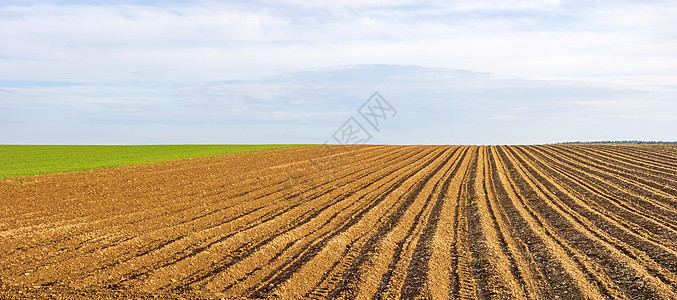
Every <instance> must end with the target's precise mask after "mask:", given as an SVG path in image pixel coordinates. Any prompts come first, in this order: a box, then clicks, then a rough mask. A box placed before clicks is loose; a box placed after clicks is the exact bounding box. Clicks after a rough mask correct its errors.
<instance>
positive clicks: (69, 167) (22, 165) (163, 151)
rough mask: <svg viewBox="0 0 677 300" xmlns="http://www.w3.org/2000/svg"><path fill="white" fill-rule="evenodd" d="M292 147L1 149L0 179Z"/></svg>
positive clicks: (206, 146) (174, 146)
mask: <svg viewBox="0 0 677 300" xmlns="http://www.w3.org/2000/svg"><path fill="white" fill-rule="evenodd" d="M294 146H301V145H296V144H273V145H133V146H127V145H125V146H80V145H78V146H75V145H65V146H62V145H0V178H6V177H16V176H26V175H36V174H46V173H58V172H70V171H80V170H87V169H96V168H106V167H116V166H125V165H136V164H144V163H152V162H161V161H169V160H177V159H184V158H192V157H204V156H213V155H220V154H227V153H237V152H245V151H254V150H262V149H273V148H282V147H294Z"/></svg>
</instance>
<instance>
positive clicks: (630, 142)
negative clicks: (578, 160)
mask: <svg viewBox="0 0 677 300" xmlns="http://www.w3.org/2000/svg"><path fill="white" fill-rule="evenodd" d="M557 144H558V145H589V144H602V145H677V141H673V142H669V141H593V142H581V141H576V142H562V143H557Z"/></svg>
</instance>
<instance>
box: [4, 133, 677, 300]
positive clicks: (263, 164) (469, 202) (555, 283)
mask: <svg viewBox="0 0 677 300" xmlns="http://www.w3.org/2000/svg"><path fill="white" fill-rule="evenodd" d="M0 205H1V207H2V210H0V281H1V285H2V286H1V287H0V295H2V296H5V297H16V296H17V295H24V296H26V297H59V296H73V295H75V296H82V297H92V298H95V297H98V298H117V297H134V298H143V297H151V296H159V297H166V298H172V297H175V296H177V295H179V296H184V297H189V298H192V297H199V298H212V297H213V298H221V297H223V298H239V297H249V298H284V299H299V298H315V299H325V298H343V299H354V298H360V299H369V298H380V299H394V298H408V299H411V298H434V299H459V298H460V299H490V298H499V299H583V298H589V299H677V151H676V150H675V148H674V147H670V146H608V145H549V146H548V145H543V146H366V145H364V146H305V147H293V148H286V149H275V150H270V151H266V152H255V153H251V154H248V155H243V154H235V155H221V156H212V157H202V158H194V159H184V160H178V161H169V162H159V163H152V164H144V165H132V166H122V167H115V168H105V169H98V170H90V171H86V172H70V173H59V174H45V175H38V176H30V177H16V178H5V179H0Z"/></svg>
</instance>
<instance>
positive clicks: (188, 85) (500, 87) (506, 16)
mask: <svg viewBox="0 0 677 300" xmlns="http://www.w3.org/2000/svg"><path fill="white" fill-rule="evenodd" d="M33 2H41V1H33ZM83 3H85V2H83ZM103 3H104V4H101V5H60V4H58V3H57V2H44V3H43V4H37V5H36V4H24V3H22V2H18V3H17V4H14V5H2V4H0V39H1V40H2V41H3V45H2V47H0V84H2V85H0V86H1V87H2V88H1V89H0V97H2V98H0V105H3V106H4V107H5V108H8V109H9V108H12V109H20V110H24V113H25V114H28V111H31V109H38V110H39V108H40V107H43V106H44V107H48V106H49V105H55V107H61V106H59V105H62V106H64V107H74V106H79V107H87V105H90V106H93V107H96V109H95V110H97V111H99V112H101V113H104V112H105V110H106V109H109V110H110V113H105V114H103V116H105V118H104V119H107V120H108V122H116V120H118V121H120V120H125V121H133V122H141V121H140V120H137V119H138V118H143V117H144V114H143V112H145V110H146V109H148V107H152V108H155V109H154V111H155V112H156V113H155V114H152V116H150V117H148V120H147V121H145V122H147V123H148V122H151V123H153V122H155V123H163V122H165V123H166V122H169V121H168V120H172V117H167V116H173V118H174V119H178V120H179V121H177V122H183V123H190V122H195V123H200V122H210V123H212V124H214V123H218V122H220V120H222V117H223V115H224V114H222V113H221V112H223V111H227V112H229V113H227V114H225V115H227V116H228V118H229V120H230V121H232V122H246V121H257V120H265V121H270V122H278V121H279V122H282V121H290V122H297V121H298V122H310V121H313V122H316V121H318V118H329V119H331V118H340V116H342V113H345V112H350V110H351V109H353V108H352V107H351V106H350V105H345V104H344V105H341V104H340V103H342V102H341V101H345V100H346V99H361V98H362V97H364V96H365V94H370V93H371V92H372V91H373V90H374V89H379V90H380V89H387V92H389V93H390V94H391V95H400V96H401V97H405V98H406V97H413V98H416V99H420V100H419V101H423V103H427V104H428V105H431V106H433V107H437V108H438V109H440V110H442V111H443V112H444V111H451V112H452V113H453V114H459V115H456V117H457V118H464V117H465V118H470V117H476V118H486V119H487V120H489V122H488V123H487V126H491V125H495V124H504V123H500V122H514V123H511V124H524V120H527V119H529V120H534V118H535V119H536V120H540V119H539V117H538V115H537V114H538V112H540V113H551V114H555V113H557V112H563V113H562V114H556V117H555V119H556V118H557V116H559V118H560V120H561V122H562V123H556V124H555V125H557V126H560V127H567V126H569V125H568V124H566V123H564V122H565V121H564V120H565V119H566V118H571V119H576V120H577V122H579V123H580V124H590V122H592V121H590V120H584V119H580V118H579V115H577V114H576V113H575V111H573V110H572V109H568V110H562V106H563V105H565V104H566V105H571V107H573V108H576V109H581V110H582V111H584V112H585V114H583V115H585V116H586V117H587V118H595V117H598V118H599V119H609V120H614V121H618V120H620V119H623V120H639V119H650V118H655V119H656V120H660V121H661V122H672V123H668V124H669V125H674V122H675V121H674V118H672V117H670V113H672V114H674V111H675V107H674V105H673V104H671V99H673V98H674V96H675V93H677V85H675V82H677V67H676V66H677V23H676V21H675V19H674V18H673V17H672V16H674V15H676V14H677V4H675V3H674V2H670V1H665V2H662V1H658V2H651V3H646V2H643V1H614V2H606V1H526V0H513V1H472V2H468V1H441V0H439V1H425V2H420V1H413V0H398V1H395V2H392V1H376V0H361V1H353V0H351V1H327V0H316V1H262V2H246V3H239V4H238V3H224V2H216V1H196V2H188V3H183V4H177V3H175V2H172V4H164V3H163V4H158V5H138V4H129V3H136V2H135V1H125V2H124V3H126V4H118V3H119V2H115V1H110V2H103ZM375 64H382V65H390V66H389V67H388V66H380V67H379V66H375V67H374V66H373V65H375ZM356 65H358V66H359V65H370V66H372V67H351V66H356ZM402 65H406V66H410V67H397V66H402ZM411 66H420V67H411ZM451 69H464V70H470V71H464V72H461V71H453V72H452V71H450V70H451ZM318 70H319V71H318ZM346 70H348V71H346ZM303 71H305V72H303ZM407 71H411V73H407ZM289 74H292V75H289ZM276 76H277V77H276ZM289 76H291V77H289ZM379 76H383V78H378V77H379ZM271 78H273V79H271ZM275 78H277V79H275ZM21 82H29V83H30V82H37V86H36V87H26V86H24V85H23V84H21ZM40 82H67V83H73V84H74V85H73V86H48V87H46V86H40ZM394 82H396V84H394ZM569 89H570V90H569ZM384 92H385V90H384ZM625 92H628V93H629V94H627V95H625V94H624V93H625ZM445 97H446V98H445ZM449 97H453V99H454V100H458V99H464V101H469V102H471V103H470V104H472V105H474V106H472V105H470V104H467V103H466V104H465V106H464V105H461V107H460V108H459V107H458V106H457V105H458V103H456V102H454V101H451V102H449V101H446V102H445V100H444V99H449ZM520 97H526V98H527V100H524V99H520ZM543 98H544V99H545V100H542V101H546V102H547V103H548V105H543V104H539V103H538V101H539V100H538V99H543ZM325 100H326V102H324V101H325ZM567 101H579V102H581V103H588V104H581V105H578V104H576V103H575V102H567ZM595 101H596V102H595ZM641 101H648V103H650V104H649V105H648V106H643V105H640V104H639V102H641ZM186 103H188V104H186ZM31 105H32V106H33V107H32V108H30V107H31ZM106 105H110V106H106ZM113 105H119V107H118V108H115V109H111V108H110V107H112V106H113ZM481 105H496V106H498V108H499V109H501V110H503V111H498V110H496V111H492V112H491V113H490V114H487V115H483V114H481V113H478V112H481V111H482V110H481V109H480V106H481ZM586 105H587V106H586ZM595 105H597V106H595ZM308 107H311V108H313V109H308ZM516 107H518V108H519V107H528V108H529V109H515V108H516ZM98 109H100V110H98ZM116 109H117V110H116ZM329 110H332V111H333V114H331V113H328V112H327V111H329ZM83 111H87V110H86V109H85V110H73V112H71V113H69V114H68V116H69V117H74V118H75V119H78V117H77V116H78V113H79V112H83ZM43 113H44V112H43ZM182 113H183V114H182ZM462 113H466V114H468V115H467V116H465V115H460V114H462ZM416 116H417V117H420V118H422V119H424V120H417V119H410V120H409V121H411V122H414V123H417V122H418V123H417V124H420V125H421V126H422V127H423V128H431V126H433V125H431V124H432V123H434V122H438V123H439V122H444V121H445V120H446V119H444V116H442V115H441V114H434V117H431V118H428V117H427V116H425V115H424V114H418V115H416ZM191 117H194V119H191ZM617 117H618V118H617ZM83 119H84V117H83ZM402 119H403V120H404V119H406V117H403V118H402ZM428 119H429V120H428ZM5 120H6V119H5ZM332 120H333V119H332ZM649 123H650V122H649ZM652 124H653V123H652ZM0 125H3V126H4V125H6V124H5V123H3V122H1V121H0ZM664 125H665V124H664V123H662V125H661V126H664ZM464 126H466V127H464ZM467 126H469V125H468V124H461V125H459V124H452V125H449V124H445V125H440V128H447V129H449V128H455V129H454V130H467V131H468V132H474V134H478V135H480V136H481V134H486V135H487V136H491V135H492V134H491V132H490V131H488V129H487V131H483V130H479V129H475V130H474V131H473V130H469V129H468V127H467ZM515 126H518V125H515ZM645 126H649V125H645ZM668 127H670V126H668ZM672 127H674V126H672ZM505 128H510V127H509V126H506V127H505ZM614 128H618V126H615V127H614ZM614 128H611V129H609V130H612V129H614ZM400 129H402V128H400ZM17 130H19V129H17ZM402 130H404V131H406V130H408V129H402ZM506 130H507V129H506ZM633 130H636V131H634V132H637V133H641V132H642V130H641V129H633ZM205 131H206V130H205ZM149 132H150V131H149ZM549 132H560V133H562V136H563V137H564V136H569V135H570V134H571V131H566V130H564V129H561V130H560V129H551V130H550V131H549ZM599 132H600V134H601V133H609V132H611V131H605V130H599ZM655 132H662V131H655ZM410 133H411V134H418V133H414V131H413V130H412V131H410ZM305 134H306V136H312V134H309V133H305ZM545 134H546V132H545V131H544V132H543V137H542V138H540V139H539V138H538V137H534V139H536V140H539V141H543V140H544V139H545V137H547V136H546V135H545ZM567 134H569V135H567ZM384 136H387V135H384ZM396 136H397V135H396V134H393V135H392V136H390V137H388V138H390V139H391V141H394V140H395V138H396ZM502 136H505V137H508V136H510V135H509V134H503V135H502ZM602 138H603V137H602ZM652 138H653V137H652ZM561 140H564V138H562V139H561ZM463 141H466V140H463ZM309 142H315V141H309ZM450 142H452V141H450ZM468 142H472V141H468Z"/></svg>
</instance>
